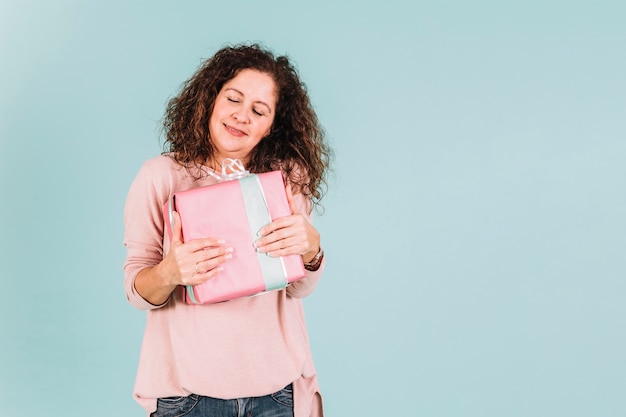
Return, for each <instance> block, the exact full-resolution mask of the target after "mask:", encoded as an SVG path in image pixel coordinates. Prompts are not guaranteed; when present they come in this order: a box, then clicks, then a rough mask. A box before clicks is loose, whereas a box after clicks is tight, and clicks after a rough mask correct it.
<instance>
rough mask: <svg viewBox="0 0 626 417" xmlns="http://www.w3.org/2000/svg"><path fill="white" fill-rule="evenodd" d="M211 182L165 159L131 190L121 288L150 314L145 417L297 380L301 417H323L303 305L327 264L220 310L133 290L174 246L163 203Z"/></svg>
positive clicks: (142, 390) (151, 164) (139, 393)
mask: <svg viewBox="0 0 626 417" xmlns="http://www.w3.org/2000/svg"><path fill="white" fill-rule="evenodd" d="M215 182H216V180H215V179H213V178H212V177H211V176H206V177H205V178H202V179H201V180H195V179H194V178H193V177H192V176H191V175H189V173H188V171H187V170H186V169H185V168H183V167H181V166H180V165H179V164H178V163H176V162H175V161H174V159H173V158H171V157H170V156H168V155H160V156H158V157H155V158H152V159H150V160H148V161H146V163H145V164H144V165H143V166H142V167H141V169H140V171H139V173H138V174H137V176H136V178H135V180H134V181H133V183H132V185H131V187H130V191H129V193H128V197H127V200H126V206H125V210H124V223H125V234H124V244H125V245H126V248H127V258H126V261H125V263H124V286H125V290H126V297H127V298H128V301H129V302H130V303H131V304H132V305H133V306H135V307H136V308H138V309H141V310H147V318H146V328H145V333H144V338H143V343H142V347H141V353H140V358H139V366H138V370H137V376H136V381H135V388H134V393H133V395H134V397H135V399H136V400H137V402H139V404H140V405H141V406H142V407H143V408H144V409H145V410H146V413H147V414H148V415H149V414H150V413H151V412H153V411H155V410H156V402H157V399H158V398H161V397H172V396H187V395H189V394H191V393H194V394H199V395H205V396H209V397H215V398H222V399H233V398H243V397H256V396H263V395H268V394H271V393H273V392H276V391H278V390H280V389H282V388H284V387H285V386H287V385H288V384H290V383H292V384H293V395H294V415H295V417H304V416H306V417H310V416H316V417H317V416H322V415H323V412H322V402H321V395H320V393H319V388H318V384H317V378H316V372H315V368H314V365H313V359H312V356H311V351H310V348H309V341H308V335H307V330H306V323H305V318H304V311H303V307H302V301H301V299H302V298H303V297H305V296H307V295H309V294H311V293H312V292H313V290H314V289H315V287H316V285H317V283H318V281H319V279H320V276H321V274H322V270H323V269H324V262H322V266H321V267H320V269H319V270H317V271H315V272H310V271H307V275H306V277H305V278H304V279H302V280H300V281H297V282H295V283H293V284H292V285H290V286H289V287H287V288H286V289H284V290H280V291H272V292H268V293H265V294H263V295H260V296H256V297H247V298H240V299H237V300H232V301H226V302H222V303H217V304H207V305H190V304H186V303H184V302H183V301H182V298H181V293H180V291H174V292H173V293H172V295H171V296H170V298H169V300H168V301H167V302H165V303H164V304H163V305H158V306H157V305H153V304H151V303H149V302H148V301H146V300H145V299H143V298H142V297H141V295H139V294H138V293H137V291H136V289H135V286H134V282H135V277H136V276H137V274H138V273H139V271H141V270H142V269H144V268H146V267H149V266H154V265H156V264H158V263H159V262H160V261H161V260H162V259H163V257H164V254H165V253H167V249H168V247H169V239H168V237H167V236H165V238H164V233H163V232H164V219H163V213H162V208H163V204H164V203H165V202H166V201H167V200H168V199H169V197H170V196H171V195H172V194H173V193H174V192H177V191H183V190H187V189H191V188H195V187H200V186H204V185H209V184H213V183H215ZM296 198H297V199H298V200H297V204H298V205H299V206H300V207H302V208H304V207H307V204H306V202H305V201H304V199H303V198H301V197H300V196H299V195H296ZM304 212H305V213H308V211H304ZM166 235H167V234H166Z"/></svg>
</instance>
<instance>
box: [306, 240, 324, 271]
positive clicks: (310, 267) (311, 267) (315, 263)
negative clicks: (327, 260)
mask: <svg viewBox="0 0 626 417" xmlns="http://www.w3.org/2000/svg"><path fill="white" fill-rule="evenodd" d="M323 259H324V250H323V249H322V247H321V246H320V247H319V249H318V250H317V253H316V254H315V256H313V258H311V259H310V260H309V261H308V262H307V261H305V262H304V269H306V270H307V271H317V270H318V269H319V268H320V265H321V264H322V260H323ZM303 260H304V258H303Z"/></svg>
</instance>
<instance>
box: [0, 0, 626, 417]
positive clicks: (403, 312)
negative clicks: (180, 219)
mask: <svg viewBox="0 0 626 417" xmlns="http://www.w3.org/2000/svg"><path fill="white" fill-rule="evenodd" d="M625 21H626V6H625V3H624V2H622V1H604V0H598V1H584V0H580V1H578V0H574V1H571V0H570V1H555V0H542V1H537V0H527V1H501V2H498V1H487V0H478V1H467V2H466V1H454V0H442V1H438V2H425V1H399V0H389V1H385V2H368V1H356V0H355V1H343V2H342V1H339V0H337V1H331V0H318V1H280V0H279V1H270V2H256V1H254V2H253V1H248V0H240V1H237V2H228V1H223V2H215V1H191V0H190V1H156V0H155V1H134V2H130V1H119V0H110V1H101V2H96V1H92V2H89V1H67V0H57V1H43V0H42V1H30V0H26V1H17V0H2V1H0V140H1V148H0V175H1V188H0V190H1V191H2V199H1V200H2V203H1V204H0V215H1V218H2V232H1V236H2V238H1V239H0V257H1V261H0V279H1V282H2V302H1V303H0V332H1V337H2V340H1V343H0V353H1V355H0V415H2V416H3V417H33V416H55V417H56V416H63V417H72V416H77V417H78V416H81V417H82V416H90V417H99V416H102V417H104V416H142V415H143V412H142V410H141V408H140V407H139V406H138V405H136V404H135V402H134V401H133V399H132V397H131V392H132V388H133V383H134V376H135V370H136V366H137V359H138V354H139V348H140V343H141V338H142V332H143V326H144V320H145V313H144V312H141V311H138V310H135V309H133V308H132V307H131V306H130V305H129V304H128V303H127V302H126V299H125V296H124V291H123V287H122V280H123V273H122V263H123V261H124V257H125V249H124V247H123V245H122V235H123V221H122V214H123V206H124V200H125V198H126V193H127V191H128V187H129V185H130V183H131V181H132V180H133V178H134V176H135V174H136V172H137V171H138V169H139V167H140V165H141V164H142V162H143V161H144V160H146V159H148V158H150V157H152V156H155V155H157V154H158V153H159V152H160V151H161V137H160V134H159V120H160V119H161V116H162V114H163V110H164V108H165V104H166V102H167V101H168V99H169V98H170V97H172V96H173V95H174V94H175V93H176V92H177V91H178V89H179V87H180V85H181V83H182V82H183V81H184V80H186V79H187V78H188V77H189V76H190V75H191V74H192V73H193V72H194V71H195V69H196V68H197V66H198V65H199V64H200V62H201V61H202V60H203V59H204V58H207V57H209V56H210V55H212V54H213V53H214V52H215V51H216V50H217V49H219V48H220V47H222V46H223V45H225V44H227V43H234V42H241V41H257V42H262V43H264V44H265V45H267V46H268V47H270V48H272V49H273V50H274V51H275V52H276V53H279V54H287V55H288V56H290V57H291V58H292V59H293V61H294V62H295V63H296V64H297V66H298V68H299V71H300V74H301V76H302V78H303V80H304V81H305V82H306V84H307V85H308V88H309V91H310V95H311V98H312V101H313V104H314V106H315V108H316V109H317V112H318V114H319V117H320V119H321V121H322V123H323V125H324V127H325V129H326V132H327V135H328V138H329V140H330V142H331V144H332V146H333V148H334V150H335V160H334V168H335V170H334V173H333V175H332V177H331V178H330V187H329V192H328V194H327V196H326V198H325V200H324V201H323V203H324V208H325V212H324V214H323V215H317V216H316V219H315V221H316V225H317V227H318V228H319V230H320V232H321V234H322V241H323V245H324V247H325V249H326V252H327V259H328V264H327V270H326V273H325V276H324V278H323V281H322V282H321V283H320V286H319V287H318V289H317V291H316V292H315V293H314V294H313V295H311V296H310V297H308V298H307V299H306V300H305V308H306V311H307V320H308V328H309V332H310V337H311V344H312V350H313V354H314V358H315V361H316V366H317V370H318V373H319V378H320V383H321V386H322V389H323V394H324V399H325V405H326V410H327V415H328V416H331V417H332V416H372V417H374V416H399V415H404V416H425V417H461V416H463V417H502V416H506V417H518V416H519V417H555V416H568V417H579V416H580V417H583V416H602V417H609V416H610V417H618V416H626V401H624V398H625V397H624V393H625V391H626V355H625V352H626V335H625V329H626V303H625V296H626V282H625V280H624V278H625V269H626V268H625V267H626V265H625V263H626V189H625V185H626V167H625V165H626V164H625V161H626V52H625V51H626V49H625V48H624V45H626V25H625V24H624V22H625Z"/></svg>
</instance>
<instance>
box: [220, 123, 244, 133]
mask: <svg viewBox="0 0 626 417" xmlns="http://www.w3.org/2000/svg"><path fill="white" fill-rule="evenodd" d="M224 127H225V128H226V130H227V131H228V132H230V133H232V134H233V135H236V136H246V132H243V131H241V130H239V129H235V128H234V127H232V126H228V125H226V124H225V125H224Z"/></svg>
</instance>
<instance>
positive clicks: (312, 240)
mask: <svg viewBox="0 0 626 417" xmlns="http://www.w3.org/2000/svg"><path fill="white" fill-rule="evenodd" d="M287 201H288V202H289V208H290V209H291V216H286V217H281V218H279V219H276V220H274V221H273V222H271V223H270V224H268V225H266V226H264V227H262V228H261V230H259V235H260V236H261V238H260V239H258V240H257V241H256V242H254V246H255V247H256V249H257V251H259V252H262V253H267V254H268V255H269V256H272V257H278V256H286V255H302V260H303V261H304V262H309V261H311V260H312V259H313V258H314V257H315V255H317V253H318V251H319V249H320V235H319V233H318V232H317V230H316V229H315V228H314V227H313V225H312V224H311V223H310V222H309V221H308V220H307V218H306V216H305V215H304V214H303V213H302V212H301V211H300V210H299V209H298V207H297V205H296V204H295V201H294V197H293V194H292V193H291V187H287Z"/></svg>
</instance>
